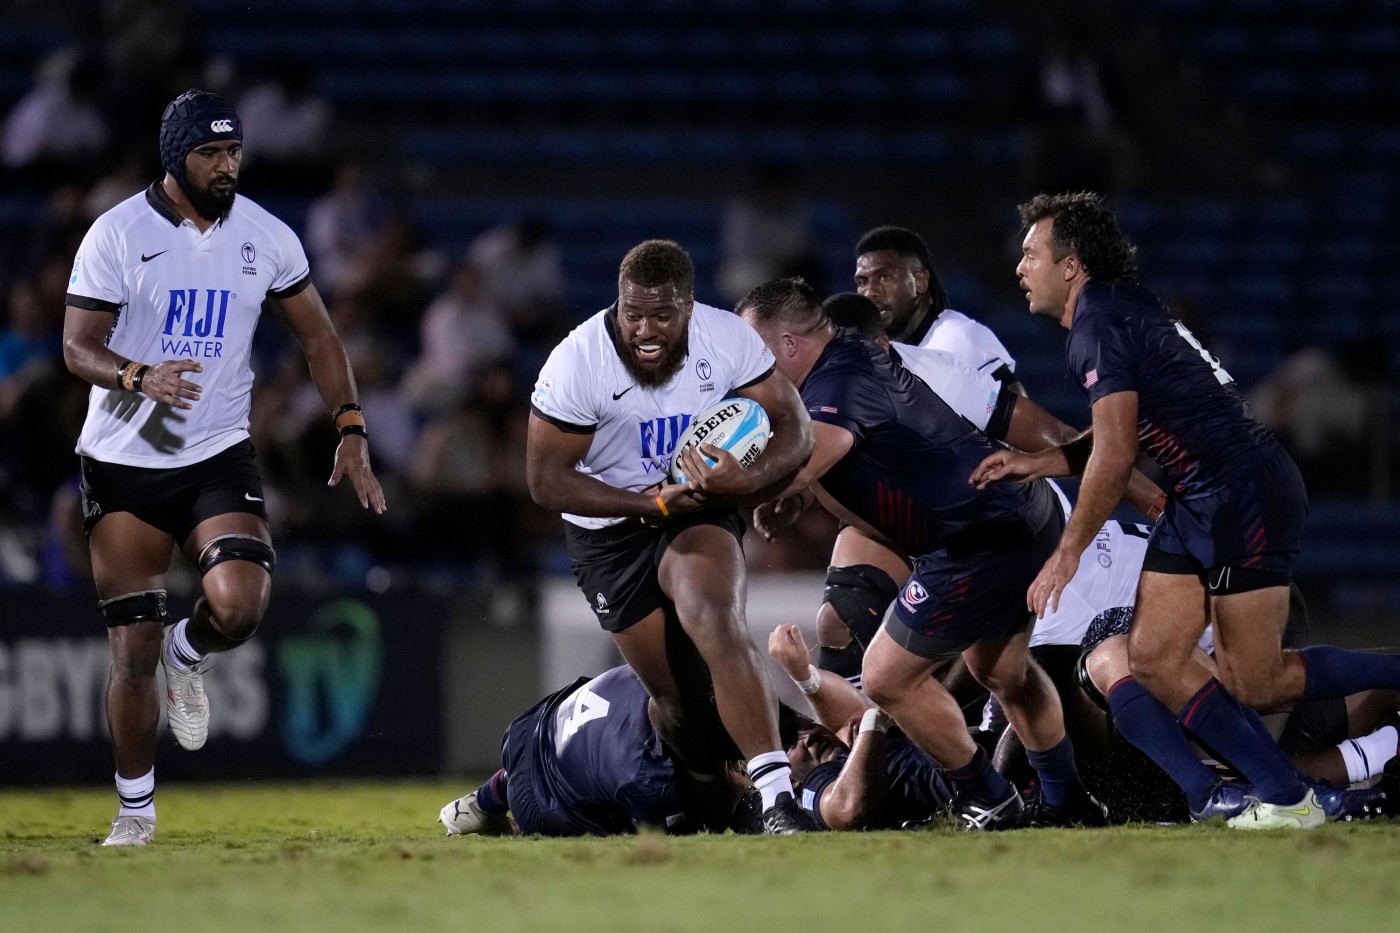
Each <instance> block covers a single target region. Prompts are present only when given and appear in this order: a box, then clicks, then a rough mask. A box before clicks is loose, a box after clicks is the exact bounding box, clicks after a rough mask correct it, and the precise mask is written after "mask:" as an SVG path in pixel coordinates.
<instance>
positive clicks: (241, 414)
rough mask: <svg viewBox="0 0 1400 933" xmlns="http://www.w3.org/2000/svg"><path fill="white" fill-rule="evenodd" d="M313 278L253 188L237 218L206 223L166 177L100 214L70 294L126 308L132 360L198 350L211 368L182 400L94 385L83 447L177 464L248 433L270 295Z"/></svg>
mask: <svg viewBox="0 0 1400 933" xmlns="http://www.w3.org/2000/svg"><path fill="white" fill-rule="evenodd" d="M310 283H311V276H310V269H309V267H308V265H307V261H306V253H305V251H303V249H302V246H301V241H300V240H298V239H297V236H296V234H295V233H293V232H292V229H291V228H290V227H288V226H287V225H286V224H285V223H283V222H282V221H280V220H278V219H277V218H276V217H274V216H272V215H271V214H269V213H268V212H267V211H266V210H264V209H263V208H261V207H259V206H258V205H257V204H255V203H253V202H252V201H250V200H248V199H247V198H245V197H243V196H242V195H238V196H237V197H236V199H235V200H234V204H233V209H232V210H231V211H230V212H229V215H228V218H227V219H226V220H224V221H222V222H220V223H216V224H214V225H213V226H211V227H210V228H209V229H208V230H206V231H205V232H203V233H200V232H199V228H198V227H196V226H195V225H194V223H193V222H192V221H189V220H186V219H184V218H183V217H181V216H180V214H179V212H178V211H177V210H176V209H175V206H174V205H173V204H171V203H170V200H169V198H167V197H166V196H165V193H164V192H163V191H162V190H161V188H160V183H159V182H156V183H155V184H153V185H151V187H150V188H148V189H147V190H146V191H144V192H142V193H141V194H138V195H135V196H133V197H130V198H128V199H127V200H125V201H123V202H122V203H120V204H118V205H117V206H116V207H114V208H112V209H111V210H109V211H107V212H106V213H105V214H103V215H102V216H101V217H99V218H97V220H96V221H94V222H93V225H92V228H91V229H89V230H88V232H87V235H86V236H85V237H83V243H82V246H80V247H79V248H78V257H77V259H76V260H74V262H73V274H72V275H71V276H70V277H69V280H68V298H67V303H68V304H69V305H72V306H73V307H77V308H84V309H87V310H90V311H111V312H115V313H116V315H117V321H116V325H115V326H114V327H113V328H112V332H111V334H110V335H109V336H108V340H107V346H108V347H109V348H110V349H111V350H112V351H113V352H114V353H117V354H118V355H120V356H123V357H126V358H127V359H129V360H136V361H139V362H142V363H149V364H151V365H154V364H156V363H161V362H164V361H165V360H175V359H185V358H189V359H193V360H197V361H198V362H200V363H201V364H203V366H204V371H203V372H200V373H185V374H184V378H185V379H186V381H189V382H193V383H195V384H197V385H200V386H203V388H204V392H203V394H202V396H201V398H200V399H199V401H197V402H195V403H194V405H193V407H192V408H190V409H189V410H182V409H178V408H173V407H171V406H169V405H163V404H157V403H156V402H155V401H154V400H152V399H150V398H147V397H146V396H144V395H141V394H139V393H132V392H123V391H121V390H114V389H103V388H99V387H97V386H94V387H93V388H92V392H91V393H90V394H89V397H88V413H87V420H86V421H85V422H84V423H83V430H82V434H81V435H80V436H79V437H78V453H80V454H83V455H84V456H88V457H93V458H94V459H97V460H102V461H105V462H108V463H121V464H126V465H128V466H138V467H159V468H170V467H180V466H188V465H189V464H192V463H198V462H200V461H202V460H207V459H208V458H209V457H212V456H213V455H214V454H217V453H219V452H220V451H222V450H226V449H227V448H229V447H232V446H233V445H234V444H236V443H238V442H239V441H241V440H243V439H244V438H246V437H248V410H249V406H250V400H251V393H252V387H253V370H252V368H251V367H250V366H249V362H248V361H249V356H250V355H251V353H252V347H253V331H254V329H255V328H256V327H257V325H258V316H259V314H260V313H261V311H262V303H263V300H264V299H265V298H267V297H268V296H269V295H271V296H273V297H277V298H289V297H291V296H293V295H295V294H297V293H298V292H300V291H302V290H303V289H305V288H306V286H307V285H309V284H310Z"/></svg>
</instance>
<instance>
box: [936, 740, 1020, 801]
mask: <svg viewBox="0 0 1400 933" xmlns="http://www.w3.org/2000/svg"><path fill="white" fill-rule="evenodd" d="M948 777H950V778H952V780H953V789H954V790H956V791H957V792H958V793H959V794H967V795H968V796H970V797H973V798H975V799H977V800H981V801H984V802H986V803H1000V802H1001V801H1003V800H1005V799H1006V798H1007V797H1010V796H1011V794H1012V791H1013V788H1012V787H1011V782H1010V781H1008V780H1007V779H1006V778H1004V777H1002V776H1001V775H1000V774H999V773H998V772H997V770H996V768H993V767H992V765H991V762H990V761H989V760H988V759H987V753H986V752H984V751H982V749H980V748H979V749H977V751H976V753H975V754H974V755H973V756H972V760H971V761H969V762H968V763H967V764H965V765H963V766H962V767H961V768H953V769H952V770H950V771H949V772H948Z"/></svg>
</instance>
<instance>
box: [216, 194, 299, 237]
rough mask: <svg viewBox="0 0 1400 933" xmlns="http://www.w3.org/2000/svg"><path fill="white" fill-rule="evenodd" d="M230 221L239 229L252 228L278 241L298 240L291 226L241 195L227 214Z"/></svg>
mask: <svg viewBox="0 0 1400 933" xmlns="http://www.w3.org/2000/svg"><path fill="white" fill-rule="evenodd" d="M229 218H230V220H233V221H235V222H236V223H237V225H238V226H239V227H252V228H253V229H255V230H262V231H265V232H266V233H268V234H271V235H272V236H273V237H274V238H276V239H278V240H283V239H287V238H292V239H296V240H300V238H299V237H298V236H297V234H296V231H295V230H293V229H292V227H291V224H289V223H287V222H286V221H284V220H283V219H282V218H280V217H278V216H277V215H276V214H274V213H272V211H270V210H268V209H267V208H265V207H263V206H262V205H261V204H259V203H258V202H257V201H254V200H253V199H252V198H249V197H246V196H244V195H242V194H240V195H238V196H237V200H235V201H234V209H233V211H232V212H231V213H230V214H229Z"/></svg>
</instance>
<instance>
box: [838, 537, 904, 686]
mask: <svg viewBox="0 0 1400 933" xmlns="http://www.w3.org/2000/svg"><path fill="white" fill-rule="evenodd" d="M908 573H909V565H908V564H907V563H906V562H905V560H904V558H902V557H900V556H899V555H898V554H896V553H895V552H893V551H891V550H890V549H889V548H887V547H885V546H884V545H883V544H880V543H878V542H876V541H874V540H872V539H870V538H868V537H866V536H865V535H864V534H862V533H861V532H859V531H857V530H856V529H855V528H850V527H847V528H843V529H841V531H840V532H839V533H838V534H837V536H836V544H835V545H834V547H833V548H832V552H831V565H830V567H829V569H828V570H827V579H826V594H825V596H824V598H823V600H822V605H821V608H820V609H819V610H818V611H817V645H818V647H819V650H818V653H817V666H818V667H820V668H822V669H823V670H829V671H831V672H833V673H835V674H838V675H840V676H842V677H844V678H846V679H847V680H849V681H850V682H851V683H853V684H855V685H857V686H859V685H860V665H861V657H862V655H864V654H865V648H866V646H867V645H869V644H870V640H871V639H872V638H873V637H874V635H875V632H876V631H877V630H878V629H879V627H880V623H881V622H882V621H883V620H884V617H885V610H886V609H888V608H889V604H890V602H891V601H893V599H894V597H895V595H897V594H898V592H899V587H898V584H896V583H895V581H896V580H902V579H904V578H905V577H906V576H908ZM882 578H883V579H882Z"/></svg>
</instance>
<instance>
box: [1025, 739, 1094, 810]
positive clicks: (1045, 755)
mask: <svg viewBox="0 0 1400 933" xmlns="http://www.w3.org/2000/svg"><path fill="white" fill-rule="evenodd" d="M1026 757H1027V758H1029V759H1030V762H1031V767H1032V768H1034V769H1035V773H1036V774H1037V775H1038V776H1039V777H1040V796H1041V798H1042V799H1043V800H1044V801H1045V802H1046V803H1048V804H1049V805H1050V806H1052V807H1062V806H1064V805H1065V804H1067V803H1069V802H1070V801H1071V800H1073V799H1074V798H1075V797H1078V796H1081V795H1083V794H1084V793H1085V790H1084V785H1083V784H1082V783H1080V780H1079V769H1078V768H1076V767H1075V766H1074V743H1072V742H1070V740H1069V736H1065V737H1064V738H1063V739H1060V741H1059V742H1057V743H1055V744H1054V745H1052V746H1051V747H1050V748H1046V749H1042V750H1041V751H1036V750H1035V749H1033V748H1028V749H1026Z"/></svg>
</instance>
